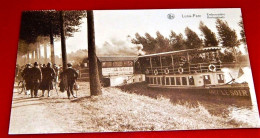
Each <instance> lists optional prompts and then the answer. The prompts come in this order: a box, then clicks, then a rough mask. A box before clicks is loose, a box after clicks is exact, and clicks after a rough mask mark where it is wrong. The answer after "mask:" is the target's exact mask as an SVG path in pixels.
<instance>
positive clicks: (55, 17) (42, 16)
mask: <svg viewBox="0 0 260 138" xmlns="http://www.w3.org/2000/svg"><path fill="white" fill-rule="evenodd" d="M82 17H85V12H84V11H64V34H65V36H67V37H70V36H73V33H74V32H76V31H78V28H77V26H78V25H80V24H81V21H80V19H81V18H82ZM60 27H61V26H60V14H59V12H58V11H26V12H23V13H22V21H21V30H20V39H22V40H24V41H26V42H27V43H34V42H36V39H37V37H38V36H49V37H50V45H51V58H52V62H55V60H54V45H53V44H54V37H59V36H61V32H60ZM32 50H34V48H32Z"/></svg>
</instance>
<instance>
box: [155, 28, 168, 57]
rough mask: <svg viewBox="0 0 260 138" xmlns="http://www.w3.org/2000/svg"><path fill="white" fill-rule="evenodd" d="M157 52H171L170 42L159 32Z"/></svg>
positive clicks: (157, 33) (157, 35)
mask: <svg viewBox="0 0 260 138" xmlns="http://www.w3.org/2000/svg"><path fill="white" fill-rule="evenodd" d="M155 40H156V46H155V51H156V52H166V51H170V50H171V49H170V40H169V39H168V38H166V37H164V36H163V35H162V34H161V33H160V32H159V31H157V32H156V39H155Z"/></svg>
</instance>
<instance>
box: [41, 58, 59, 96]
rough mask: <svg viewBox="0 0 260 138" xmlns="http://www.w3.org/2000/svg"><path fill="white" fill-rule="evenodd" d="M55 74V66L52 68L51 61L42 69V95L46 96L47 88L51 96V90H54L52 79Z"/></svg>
mask: <svg viewBox="0 0 260 138" xmlns="http://www.w3.org/2000/svg"><path fill="white" fill-rule="evenodd" d="M55 76H56V74H55V71H54V69H53V68H51V63H50V62H49V63H48V64H47V67H46V68H43V69H42V83H41V90H42V97H44V92H45V90H47V91H48V97H50V90H53V84H52V81H53V80H54V78H55Z"/></svg>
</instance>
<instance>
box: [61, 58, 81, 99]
mask: <svg viewBox="0 0 260 138" xmlns="http://www.w3.org/2000/svg"><path fill="white" fill-rule="evenodd" d="M67 65H68V68H67V69H65V70H64V71H63V72H62V73H61V77H62V78H63V79H62V80H63V81H65V82H64V83H65V84H67V89H66V90H67V95H68V98H69V99H70V94H71V95H72V96H73V97H74V98H76V96H75V95H74V92H73V86H74V84H75V82H76V80H77V78H78V73H77V72H76V70H75V69H73V68H72V64H71V63H68V64H67Z"/></svg>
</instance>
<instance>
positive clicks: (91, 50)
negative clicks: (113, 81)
mask: <svg viewBox="0 0 260 138" xmlns="http://www.w3.org/2000/svg"><path fill="white" fill-rule="evenodd" d="M87 24H88V56H89V79H90V94H91V95H101V94H102V91H101V85H100V78H99V73H98V64H97V56H96V47H95V30H94V15H93V11H92V10H91V11H87Z"/></svg>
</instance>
